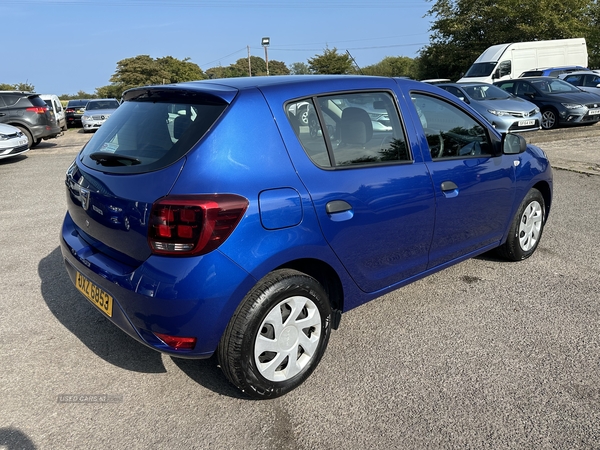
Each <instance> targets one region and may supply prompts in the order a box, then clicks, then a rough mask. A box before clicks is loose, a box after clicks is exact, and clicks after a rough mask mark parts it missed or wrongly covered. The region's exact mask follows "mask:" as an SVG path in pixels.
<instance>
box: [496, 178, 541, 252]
mask: <svg viewBox="0 0 600 450" xmlns="http://www.w3.org/2000/svg"><path fill="white" fill-rule="evenodd" d="M545 217H546V216H545V202H544V197H543V196H542V194H541V193H540V191H538V190H537V189H531V190H530V191H529V192H528V193H527V195H526V196H525V198H524V199H523V202H522V203H521V206H519V210H518V211H517V214H516V215H515V217H514V219H513V221H512V224H511V227H510V231H509V234H508V238H507V239H506V242H505V243H504V244H503V245H502V246H501V247H500V248H499V252H500V254H501V256H503V257H505V258H506V259H509V260H511V261H521V260H523V259H526V258H529V257H530V256H531V255H533V252H535V250H536V248H537V246H538V244H539V243H540V239H541V238H542V232H543V231H544V224H545Z"/></svg>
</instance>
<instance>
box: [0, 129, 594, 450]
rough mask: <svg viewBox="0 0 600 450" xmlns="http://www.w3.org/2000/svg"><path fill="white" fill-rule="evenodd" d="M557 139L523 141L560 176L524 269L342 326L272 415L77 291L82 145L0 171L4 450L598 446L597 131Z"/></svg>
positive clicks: (76, 133) (496, 270)
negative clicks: (66, 241) (62, 243)
mask: <svg viewBox="0 0 600 450" xmlns="http://www.w3.org/2000/svg"><path fill="white" fill-rule="evenodd" d="M557 131H558V132H556V133H555V132H536V133H539V134H532V135H530V136H527V139H528V140H530V141H531V142H533V143H535V144H536V145H539V146H540V147H542V148H543V149H544V150H545V151H546V152H547V153H548V155H549V157H550V160H551V162H552V164H553V166H554V167H555V169H556V170H555V187H554V188H555V190H554V193H555V197H554V204H553V208H552V213H551V216H550V219H549V221H548V223H547V227H546V230H545V232H544V236H543V238H542V241H541V243H540V247H539V248H538V251H537V252H536V254H535V255H534V256H533V257H532V258H530V259H528V260H526V261H523V262H520V263H508V262H505V261H500V260H497V259H496V258H494V257H493V256H490V255H483V256H482V257H478V258H474V259H471V260H468V261H465V262H463V263H461V264H458V265H456V266H453V267H451V268H449V269H446V270H444V271H442V272H439V273H437V274H435V275H432V276H430V277H428V278H426V279H423V280H420V281H418V282H416V283H413V284H411V285H408V286H406V287H404V288H402V289H399V290H397V291H395V292H393V293H391V294H388V295H386V296H383V297H382V298H380V299H377V300H375V301H372V302H370V303H368V304H366V305H364V306H361V307H359V308H356V309H354V310H352V311H350V312H348V313H346V314H344V316H343V318H342V323H341V327H340V329H339V330H337V331H334V332H333V333H332V337H331V340H330V344H329V348H328V350H327V352H326V354H325V356H324V358H323V360H322V361H321V363H320V365H319V367H318V368H317V370H316V371H315V373H314V374H313V375H312V376H311V377H310V378H309V379H308V380H307V382H306V383H305V384H304V385H302V386H301V387H300V388H298V389H296V390H294V391H293V392H291V393H290V394H288V395H286V396H284V397H282V398H279V399H275V400H271V401H252V400H248V399H247V398H245V397H244V396H243V395H241V394H240V393H239V392H238V391H237V390H236V389H234V388H233V387H231V386H230V385H229V384H228V382H227V381H226V380H225V379H224V377H223V375H222V374H221V372H220V370H219V368H218V367H217V366H216V362H215V361H214V359H211V360H205V361H189V360H179V359H174V358H171V357H166V356H163V355H161V354H159V353H157V352H154V351H152V350H150V349H147V348H145V347H143V346H141V345H140V344H138V343H137V342H135V341H134V340H132V339H131V338H129V337H127V336H126V335H125V334H124V333H122V332H121V331H120V330H118V329H117V328H116V327H114V326H113V325H112V324H111V323H110V322H108V321H107V320H106V319H104V317H103V316H102V315H101V314H100V313H99V312H98V311H97V310H96V309H95V308H94V306H92V305H91V304H90V303H89V302H87V301H86V300H85V299H84V298H83V297H82V296H81V295H80V294H79V293H78V292H77V290H76V289H75V288H74V287H73V285H72V284H71V282H70V280H69V279H68V277H67V275H66V273H65V270H64V267H63V263H62V258H61V255H60V250H59V247H58V242H59V231H60V225H61V222H62V219H63V217H64V213H65V210H66V209H65V188H64V174H65V171H66V169H67V167H68V166H69V164H70V163H71V161H72V160H73V158H74V157H75V155H76V153H77V152H78V150H79V149H80V148H81V146H82V145H83V143H84V142H85V141H86V140H87V139H88V138H89V135H83V133H81V132H80V130H76V129H74V130H69V131H68V132H67V133H65V135H64V136H62V137H60V138H58V139H56V140H52V141H47V142H44V143H42V144H41V145H40V146H39V147H37V148H36V149H34V150H32V151H30V152H29V153H27V154H26V155H24V156H22V157H18V158H13V159H11V160H4V161H0V192H1V193H2V195H1V196H0V213H1V214H0V230H2V232H1V233H0V248H1V249H2V253H1V255H2V258H1V259H0V273H1V274H2V276H1V277H0V336H1V337H2V339H1V340H0V449H2V450H4V449H10V450H13V449H87V448H89V449H99V448H114V449H120V448H123V449H125V448H127V449H148V448H152V449H175V448H200V449H204V448H210V449H213V448H214V449H232V448H239V449H340V448H345V449H365V448H377V449H396V448H397V449H438V448H444V449H446V448H473V449H507V448H510V449H545V448H548V449H597V448H599V443H600V388H599V386H600V371H599V370H598V369H599V368H600V367H599V366H600V334H599V333H598V330H599V326H600V305H599V303H598V299H599V293H600V279H599V277H598V273H599V271H600V246H599V245H598V243H599V242H600V228H599V227H598V226H597V224H598V223H600V208H598V198H599V197H600V177H599V176H594V174H596V171H595V169H594V167H597V166H598V159H597V158H598V156H597V152H598V148H599V147H600V146H599V145H598V143H599V142H600V138H599V137H598V136H599V135H600V133H598V132H599V131H600V125H594V126H593V127H583V128H582V129H573V130H571V129H567V130H557ZM588 133H589V134H588ZM596 133H598V134H596ZM582 134H583V135H582ZM548 137H549V138H548ZM571 166H572V167H571ZM561 169H564V170H561ZM584 169H585V170H584ZM588 171H591V172H589V173H588Z"/></svg>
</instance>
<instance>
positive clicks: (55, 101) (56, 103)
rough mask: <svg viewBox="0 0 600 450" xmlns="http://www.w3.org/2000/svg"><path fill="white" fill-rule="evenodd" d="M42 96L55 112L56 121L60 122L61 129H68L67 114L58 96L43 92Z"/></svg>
mask: <svg viewBox="0 0 600 450" xmlns="http://www.w3.org/2000/svg"><path fill="white" fill-rule="evenodd" d="M40 98H41V99H42V100H44V102H46V105H48V108H50V109H51V110H52V112H53V113H54V118H55V119H56V123H58V126H59V127H60V128H61V130H63V131H67V116H66V114H65V109H64V108H63V106H62V103H61V102H60V99H59V98H58V96H57V95H54V94H41V95H40Z"/></svg>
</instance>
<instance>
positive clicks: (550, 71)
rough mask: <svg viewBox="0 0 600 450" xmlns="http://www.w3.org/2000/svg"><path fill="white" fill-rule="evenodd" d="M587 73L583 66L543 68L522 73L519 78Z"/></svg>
mask: <svg viewBox="0 0 600 450" xmlns="http://www.w3.org/2000/svg"><path fill="white" fill-rule="evenodd" d="M582 70H585V71H589V70H590V69H587V68H585V67H583V66H562V67H545V68H543V69H531V70H527V71H525V72H523V73H522V74H521V75H519V78H525V77H554V78H556V77H558V76H559V75H563V74H565V73H571V72H579V71H582Z"/></svg>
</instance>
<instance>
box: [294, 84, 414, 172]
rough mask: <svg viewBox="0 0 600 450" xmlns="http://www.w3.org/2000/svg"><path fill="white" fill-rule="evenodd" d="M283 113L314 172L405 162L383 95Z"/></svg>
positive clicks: (395, 118)
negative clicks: (312, 165)
mask: <svg viewBox="0 0 600 450" xmlns="http://www.w3.org/2000/svg"><path fill="white" fill-rule="evenodd" d="M286 113H287V116H288V119H289V121H290V123H291V124H292V126H293V128H294V130H295V131H296V135H297V136H298V139H299V140H300V143H301V144H302V146H303V148H304V150H305V152H306V154H307V155H308V156H309V158H310V159H311V160H312V162H313V163H314V164H316V165H317V166H320V167H326V168H330V167H331V168H332V167H353V166H358V165H371V164H382V163H395V162H406V161H411V156H410V153H409V151H408V147H407V145H406V137H405V133H404V127H403V126H402V122H401V120H400V117H399V115H398V112H397V109H396V106H395V101H394V99H393V97H392V95H391V94H390V93H388V92H360V93H357V92H350V93H340V94H334V95H327V96H320V97H314V98H309V99H302V100H298V101H294V102H291V103H289V104H287V106H286Z"/></svg>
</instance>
